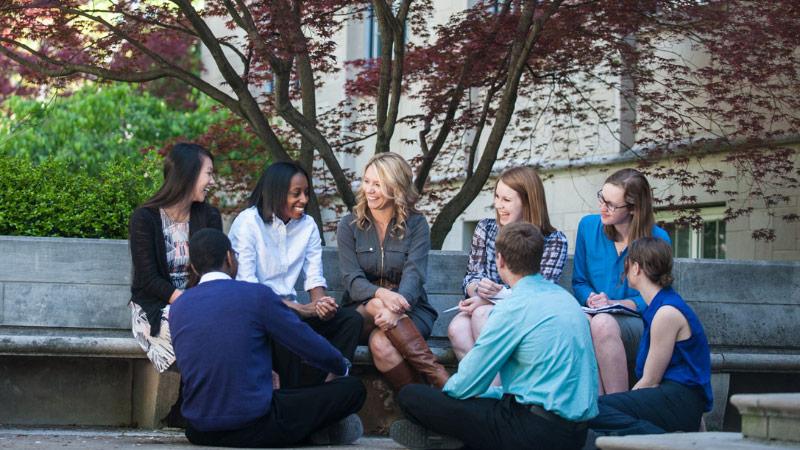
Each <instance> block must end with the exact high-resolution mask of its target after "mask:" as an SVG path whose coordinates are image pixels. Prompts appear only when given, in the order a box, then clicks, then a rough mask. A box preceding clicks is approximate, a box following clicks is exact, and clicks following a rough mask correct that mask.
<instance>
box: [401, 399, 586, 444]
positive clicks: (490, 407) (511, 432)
mask: <svg viewBox="0 0 800 450" xmlns="http://www.w3.org/2000/svg"><path fill="white" fill-rule="evenodd" d="M398 403H399V404H400V408H401V409H402V410H403V413H405V415H406V417H408V419H409V420H411V421H413V422H415V423H417V424H419V425H422V426H423V427H425V428H427V429H429V430H432V431H434V432H436V433H439V434H442V435H446V436H452V437H454V438H457V439H459V440H460V441H461V442H463V443H464V445H465V446H466V447H467V448H470V449H522V448H524V449H545V450H546V449H580V448H581V447H582V446H583V443H584V441H585V440H586V426H585V423H576V422H570V421H568V420H565V419H562V418H559V417H555V415H553V414H549V413H548V414H534V413H532V412H531V411H530V410H529V408H528V407H527V406H525V405H521V404H519V403H517V402H516V401H515V400H514V397H513V396H510V395H507V396H504V397H503V398H502V399H501V400H494V399H487V398H470V399H467V400H456V399H454V398H451V397H448V396H447V395H446V394H444V393H442V392H441V391H439V390H437V389H434V388H432V387H429V386H423V385H420V384H410V385H408V386H406V387H404V388H403V389H401V390H400V393H399V394H398Z"/></svg>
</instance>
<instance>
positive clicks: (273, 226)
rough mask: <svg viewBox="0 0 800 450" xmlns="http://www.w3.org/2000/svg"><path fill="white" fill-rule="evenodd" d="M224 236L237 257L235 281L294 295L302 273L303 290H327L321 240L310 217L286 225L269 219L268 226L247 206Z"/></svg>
mask: <svg viewBox="0 0 800 450" xmlns="http://www.w3.org/2000/svg"><path fill="white" fill-rule="evenodd" d="M228 237H229V238H230V240H231V244H232V245H233V249H234V250H235V251H236V252H237V253H238V254H239V257H238V259H239V272H238V273H237V275H236V279H237V280H241V281H249V282H251V283H261V284H265V285H267V286H269V287H270V288H272V290H273V291H275V293H276V294H278V295H280V296H282V297H288V296H296V295H297V291H295V289H294V286H295V284H296V283H297V278H298V277H299V276H300V271H302V272H303V274H304V276H305V282H304V284H303V289H304V290H306V291H309V290H311V289H313V288H315V287H320V286H321V287H327V284H326V283H325V277H324V276H323V275H322V240H321V239H320V237H319V230H318V229H317V224H316V223H315V222H314V219H312V218H311V216H309V215H307V214H304V215H303V217H301V218H300V219H298V220H294V219H292V220H290V221H289V223H286V224H284V223H283V221H282V220H281V219H279V218H278V217H275V216H273V220H272V223H264V221H263V220H261V216H260V215H259V214H258V211H256V207H255V206H251V207H250V208H247V209H245V210H244V211H242V212H241V213H240V214H239V215H238V216H237V217H236V220H234V221H233V225H231V229H230V232H229V233H228Z"/></svg>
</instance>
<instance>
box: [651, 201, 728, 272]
mask: <svg viewBox="0 0 800 450" xmlns="http://www.w3.org/2000/svg"><path fill="white" fill-rule="evenodd" d="M724 210H725V207H724V206H716V207H707V208H701V209H700V217H702V218H703V226H702V228H700V229H696V228H692V226H691V225H688V224H681V223H679V222H678V214H677V213H675V212H673V211H662V212H659V213H656V221H657V222H658V224H659V226H661V228H663V229H664V230H665V231H666V232H667V233H669V238H670V239H671V240H672V254H673V256H675V257H676V258H703V259H725V221H724V220H722V218H723V214H724Z"/></svg>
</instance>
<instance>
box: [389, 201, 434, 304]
mask: <svg viewBox="0 0 800 450" xmlns="http://www.w3.org/2000/svg"><path fill="white" fill-rule="evenodd" d="M405 239H410V240H411V243H410V245H409V249H408V257H407V258H406V263H405V265H404V266H403V276H402V278H401V279H400V285H399V287H398V288H397V292H398V293H400V295H402V296H403V297H404V298H405V299H406V300H407V301H408V303H410V304H411V306H412V307H413V306H415V304H416V302H417V300H419V299H420V298H423V297H424V296H425V277H426V274H427V273H428V253H430V251H431V230H430V228H429V227H428V222H426V221H425V218H424V217H423V216H421V215H415V216H413V218H412V220H409V221H408V229H407V230H406V236H405Z"/></svg>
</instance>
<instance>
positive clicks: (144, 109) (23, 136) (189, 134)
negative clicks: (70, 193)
mask: <svg viewBox="0 0 800 450" xmlns="http://www.w3.org/2000/svg"><path fill="white" fill-rule="evenodd" d="M214 105H215V102H214V101H213V100H211V99H209V98H208V97H207V96H204V95H197V96H196V108H193V109H191V110H189V109H187V110H182V109H176V108H172V107H170V105H169V104H168V103H167V102H166V101H165V100H163V99H161V98H158V97H154V96H152V95H150V93H149V92H147V91H143V90H140V89H138V87H137V86H135V85H130V84H123V83H115V84H96V83H90V84H86V85H85V86H83V87H81V88H80V89H78V90H77V91H75V92H74V93H72V94H71V95H68V96H64V97H52V98H50V99H45V100H39V99H33V98H28V97H21V96H11V97H9V98H8V99H7V100H6V101H5V102H4V103H3V106H2V112H3V117H2V120H0V154H6V155H13V156H19V157H23V158H27V159H29V160H31V161H32V162H36V163H40V162H42V161H45V160H47V159H50V158H52V159H54V160H57V161H65V162H68V163H69V164H70V165H71V166H73V167H75V168H76V169H77V168H83V169H86V170H88V171H89V172H90V173H97V171H98V170H99V167H100V166H101V165H102V164H103V163H105V162H107V161H114V160H118V159H121V158H134V159H137V160H141V157H142V154H143V150H146V149H152V148H157V147H161V146H162V145H164V143H165V142H169V141H175V140H179V139H189V140H191V139H194V138H196V137H198V136H201V135H203V134H204V133H205V132H206V130H207V129H208V128H209V127H210V126H212V125H213V124H216V123H219V122H222V121H224V120H226V119H227V118H228V117H229V116H230V113H229V112H227V111H226V110H221V109H218V108H215V107H214Z"/></svg>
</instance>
